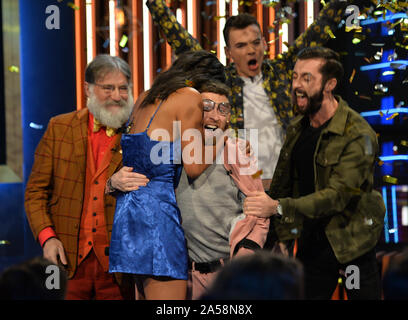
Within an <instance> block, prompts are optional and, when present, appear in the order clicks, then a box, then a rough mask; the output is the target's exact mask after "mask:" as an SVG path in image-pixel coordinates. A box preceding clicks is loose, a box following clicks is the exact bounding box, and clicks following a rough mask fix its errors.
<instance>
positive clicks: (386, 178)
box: [383, 175, 398, 184]
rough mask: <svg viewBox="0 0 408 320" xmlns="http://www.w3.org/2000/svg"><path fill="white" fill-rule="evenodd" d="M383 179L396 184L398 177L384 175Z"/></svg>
mask: <svg viewBox="0 0 408 320" xmlns="http://www.w3.org/2000/svg"><path fill="white" fill-rule="evenodd" d="M383 181H384V182H387V183H390V184H397V183H398V179H397V178H395V177H391V176H389V175H385V176H383Z"/></svg>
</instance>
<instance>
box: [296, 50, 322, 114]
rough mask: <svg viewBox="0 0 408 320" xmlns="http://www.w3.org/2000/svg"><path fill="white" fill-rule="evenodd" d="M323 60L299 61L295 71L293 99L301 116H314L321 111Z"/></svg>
mask: <svg viewBox="0 0 408 320" xmlns="http://www.w3.org/2000/svg"><path fill="white" fill-rule="evenodd" d="M323 63H324V60H323V59H320V58H313V59H305V60H298V61H297V62H296V64H295V68H294V69H293V78H292V98H293V102H294V104H295V105H296V106H297V107H298V110H299V112H300V113H301V114H310V115H313V114H315V113H316V112H317V111H319V110H320V108H321V106H322V101H323V98H324V86H325V85H324V84H323V83H322V82H323V75H322V74H321V72H320V68H321V66H322V64H323Z"/></svg>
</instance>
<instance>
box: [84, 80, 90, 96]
mask: <svg viewBox="0 0 408 320" xmlns="http://www.w3.org/2000/svg"><path fill="white" fill-rule="evenodd" d="M84 89H85V95H86V96H87V97H88V98H89V97H90V96H91V92H90V90H89V83H88V82H85V83H84Z"/></svg>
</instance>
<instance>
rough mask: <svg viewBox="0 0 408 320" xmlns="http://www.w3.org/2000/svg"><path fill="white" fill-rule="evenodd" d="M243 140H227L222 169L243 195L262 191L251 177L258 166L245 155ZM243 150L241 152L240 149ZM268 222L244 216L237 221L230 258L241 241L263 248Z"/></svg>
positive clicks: (258, 183) (243, 251) (243, 249)
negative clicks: (227, 173) (247, 241)
mask: <svg viewBox="0 0 408 320" xmlns="http://www.w3.org/2000/svg"><path fill="white" fill-rule="evenodd" d="M245 144H246V142H245V141H244V140H240V139H236V140H233V139H228V140H227V142H226V144H225V149H224V167H225V169H226V170H227V171H229V172H230V173H231V177H232V179H233V180H234V182H235V184H236V185H237V187H238V188H239V189H240V190H241V191H242V193H244V194H245V195H246V194H248V192H251V191H262V192H263V191H264V189H263V185H262V180H261V178H260V177H255V178H254V177H253V175H254V174H255V173H257V170H258V166H257V161H256V159H255V157H254V156H250V157H248V156H246V155H245ZM240 147H241V148H242V149H243V150H241V148H240ZM269 223H270V220H269V219H267V218H258V217H255V216H245V218H244V219H242V220H240V221H238V222H237V223H236V225H235V227H234V229H233V231H232V233H231V236H230V257H231V258H232V257H233V253H234V250H235V246H236V245H237V244H238V243H239V242H240V241H241V240H242V239H249V240H252V241H254V242H256V243H257V244H258V245H259V246H260V247H261V248H262V247H263V246H264V244H265V241H266V236H267V234H268V230H269ZM250 251H251V250H248V249H245V248H240V249H239V250H238V252H237V254H236V256H238V255H239V256H241V255H246V254H248V253H249V252H250Z"/></svg>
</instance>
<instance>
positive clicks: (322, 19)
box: [147, 0, 370, 190]
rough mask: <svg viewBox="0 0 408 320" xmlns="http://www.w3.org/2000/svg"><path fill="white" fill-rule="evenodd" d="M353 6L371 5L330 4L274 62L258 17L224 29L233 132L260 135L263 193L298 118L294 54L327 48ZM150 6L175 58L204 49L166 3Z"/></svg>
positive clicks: (232, 20)
mask: <svg viewBox="0 0 408 320" xmlns="http://www.w3.org/2000/svg"><path fill="white" fill-rule="evenodd" d="M354 2H356V3H357V2H358V4H359V5H363V3H364V5H366V4H369V3H370V1H368V0H364V1H362V0H359V1H345V0H331V1H330V2H329V3H328V4H327V5H326V6H325V7H324V9H323V10H322V11H321V12H320V14H319V16H318V18H317V19H316V20H315V21H314V22H313V23H312V24H311V25H310V26H309V27H308V29H307V30H306V31H305V32H304V33H303V34H302V35H300V36H299V37H298V38H297V39H296V40H295V41H294V44H293V45H291V46H290V47H289V48H288V51H287V52H285V53H283V54H279V55H277V56H276V58H275V59H273V60H270V59H265V57H264V54H265V51H266V50H267V44H266V41H265V38H264V37H263V35H262V31H261V28H260V25H259V23H258V21H257V20H256V18H255V17H254V16H252V15H250V14H239V15H237V16H231V17H229V18H228V19H227V21H226V23H225V28H224V30H223V34H224V39H225V43H226V47H225V52H226V56H227V57H228V58H229V59H230V60H231V62H232V63H231V64H229V65H228V66H226V69H225V72H226V76H227V84H228V86H229V87H230V94H229V101H230V103H231V105H232V109H231V121H230V125H231V127H232V128H234V129H244V128H245V129H257V130H258V149H257V150H258V165H259V168H260V169H262V171H263V174H262V177H261V178H262V180H263V185H264V189H265V190H268V189H269V186H270V183H271V180H272V176H273V172H274V170H275V166H276V163H277V161H278V157H279V152H280V149H281V147H282V144H283V141H284V136H285V131H286V128H287V126H288V124H289V121H290V120H291V119H292V118H293V116H294V112H293V108H292V104H291V102H290V83H291V77H292V73H291V70H292V69H293V66H294V62H295V58H296V54H297V53H298V52H299V50H301V49H302V48H306V47H309V46H319V45H324V44H325V43H326V42H327V41H328V40H329V39H330V34H331V32H333V33H334V32H335V31H336V30H337V28H338V26H339V24H340V22H341V19H342V17H343V15H344V12H345V10H346V7H347V5H348V4H351V3H354ZM147 6H148V7H149V10H150V13H151V15H152V17H153V20H154V21H155V22H156V23H157V24H159V26H160V29H161V30H162V31H163V32H164V34H165V36H166V38H167V41H168V42H169V44H170V45H171V47H172V49H173V50H174V51H175V53H176V55H178V54H180V53H182V52H184V51H187V50H200V49H202V47H201V45H200V44H199V42H198V41H197V40H196V39H194V38H193V37H192V36H191V35H190V34H189V33H188V32H187V30H185V29H184V28H183V26H181V25H180V24H179V23H178V22H177V19H176V17H175V16H174V14H173V13H172V12H171V10H170V9H169V8H168V7H167V6H166V3H165V1H164V0H148V1H147ZM361 9H362V8H361ZM329 30H330V31H329ZM240 137H241V138H243V136H240Z"/></svg>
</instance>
